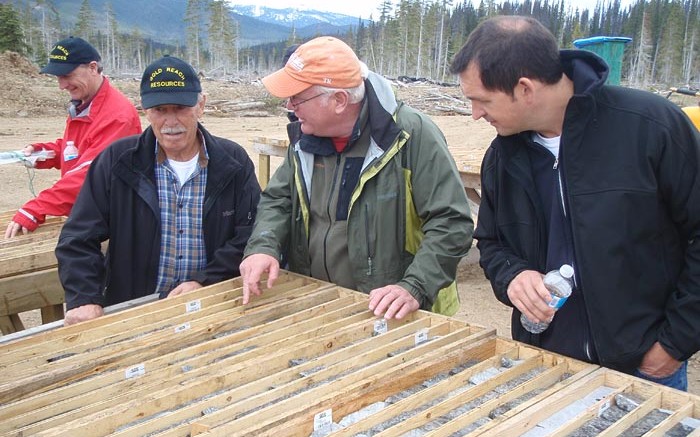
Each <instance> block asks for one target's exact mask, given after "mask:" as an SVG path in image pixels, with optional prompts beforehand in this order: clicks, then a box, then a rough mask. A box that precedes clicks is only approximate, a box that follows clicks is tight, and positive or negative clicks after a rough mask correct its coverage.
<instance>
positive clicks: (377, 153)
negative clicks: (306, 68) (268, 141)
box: [245, 72, 473, 315]
mask: <svg viewBox="0 0 700 437" xmlns="http://www.w3.org/2000/svg"><path fill="white" fill-rule="evenodd" d="M365 86H366V97H365V101H364V103H363V105H364V106H363V110H362V111H363V115H364V114H366V115H364V116H363V115H361V116H360V118H359V120H358V123H357V124H356V126H355V134H354V135H353V136H352V137H351V138H357V137H358V135H357V133H358V132H359V131H360V130H362V129H370V136H369V138H370V139H369V141H370V144H369V147H368V152H367V155H366V156H365V158H364V162H363V165H362V170H361V171H360V175H359V180H358V182H357V184H356V185H355V187H354V189H353V190H352V193H351V196H350V200H349V206H348V213H347V214H348V216H347V235H348V251H349V258H350V264H351V265H350V266H347V267H343V268H350V269H351V271H352V276H353V278H354V279H355V281H356V283H357V288H358V290H359V291H362V292H364V293H369V292H370V291H371V290H373V289H375V288H379V287H383V286H386V285H389V284H398V285H400V286H402V287H403V288H405V289H406V290H408V291H409V292H410V293H411V295H412V296H413V297H414V298H416V300H418V302H419V303H420V305H421V309H425V310H432V311H434V312H437V313H440V314H445V315H454V314H455V313H456V312H457V310H458V308H459V299H458V296H457V287H456V283H455V275H456V271H457V264H458V263H459V260H460V259H461V258H462V257H463V256H465V255H466V254H467V251H468V250H469V248H470V247H471V243H472V232H473V221H472V218H471V214H470V212H469V204H468V201H467V197H466V194H465V192H464V188H463V186H462V183H461V179H460V177H459V173H458V171H457V168H456V166H455V163H454V160H453V159H452V157H451V155H450V153H449V151H448V149H447V143H446V140H445V138H444V136H443V134H442V132H441V131H440V130H439V128H438V127H437V126H436V125H435V124H434V123H433V122H432V121H431V120H430V119H429V118H428V117H426V116H425V115H423V114H421V113H419V112H418V111H416V110H414V109H412V108H410V107H408V106H405V105H403V104H400V103H398V102H397V101H396V99H395V97H394V93H393V90H392V89H391V86H390V84H389V82H388V81H386V80H385V79H384V78H382V77H380V76H379V75H376V74H374V73H371V72H370V73H369V76H368V78H367V79H366V80H365ZM288 131H289V133H290V147H289V152H288V154H287V157H286V159H285V160H284V162H283V164H282V165H281V166H280V167H279V168H278V170H277V171H276V172H275V174H274V176H273V177H272V179H271V180H270V182H269V184H268V186H267V189H266V190H265V191H264V192H263V193H262V197H261V200H260V203H259V205H258V212H257V219H256V222H255V227H254V229H253V234H252V236H251V238H250V240H249V242H248V245H247V247H246V250H245V255H246V256H248V255H251V254H253V253H264V254H267V255H271V256H274V257H276V258H278V259H282V260H286V262H288V269H289V270H291V271H293V272H296V273H300V274H304V275H310V257H309V253H310V251H313V250H314V248H310V247H309V237H308V236H309V198H310V196H309V192H310V190H309V188H310V184H311V180H312V172H313V169H314V155H313V154H311V153H309V152H305V151H303V150H302V148H301V141H303V138H304V137H307V136H306V135H303V134H302V133H301V132H300V129H299V125H298V123H296V124H295V123H292V124H290V126H289V127H288ZM362 137H363V138H367V137H368V136H366V135H365V136H362ZM352 141H353V139H351V142H352ZM438 292H439V293H438Z"/></svg>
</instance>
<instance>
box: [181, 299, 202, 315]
mask: <svg viewBox="0 0 700 437" xmlns="http://www.w3.org/2000/svg"><path fill="white" fill-rule="evenodd" d="M201 309H202V302H201V301H200V300H199V299H197V300H191V301H189V302H187V303H186V304H185V312H187V313H194V312H195V311H199V310H201Z"/></svg>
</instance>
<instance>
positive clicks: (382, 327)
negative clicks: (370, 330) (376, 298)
mask: <svg viewBox="0 0 700 437" xmlns="http://www.w3.org/2000/svg"><path fill="white" fill-rule="evenodd" d="M388 330H389V329H388V327H387V324H386V319H379V320H377V321H375V322H374V334H375V335H379V334H386V332H387V331H388Z"/></svg>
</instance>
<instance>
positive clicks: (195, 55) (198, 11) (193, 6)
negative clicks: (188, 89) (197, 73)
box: [185, 0, 207, 68]
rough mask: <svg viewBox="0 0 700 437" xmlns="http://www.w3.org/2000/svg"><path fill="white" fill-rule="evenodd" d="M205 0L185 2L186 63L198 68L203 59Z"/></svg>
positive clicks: (188, 0)
mask: <svg viewBox="0 0 700 437" xmlns="http://www.w3.org/2000/svg"><path fill="white" fill-rule="evenodd" d="M206 5H207V0H187V9H186V11H185V24H186V27H185V34H186V37H187V61H188V62H189V63H190V64H191V65H192V66H194V67H195V68H200V67H201V64H202V61H203V58H204V42H205V40H204V23H205V21H206V18H207V17H206V10H207V7H206Z"/></svg>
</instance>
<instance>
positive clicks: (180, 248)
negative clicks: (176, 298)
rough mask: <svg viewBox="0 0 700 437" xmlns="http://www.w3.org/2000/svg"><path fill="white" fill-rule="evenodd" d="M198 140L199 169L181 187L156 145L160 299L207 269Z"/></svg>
mask: <svg viewBox="0 0 700 437" xmlns="http://www.w3.org/2000/svg"><path fill="white" fill-rule="evenodd" d="M199 137H200V139H201V141H202V146H201V149H200V152H199V161H198V165H197V167H196V169H195V171H194V173H193V174H192V175H191V176H190V177H189V179H187V181H186V182H185V183H184V184H183V185H182V187H180V181H179V179H178V177H177V175H176V173H175V171H174V170H173V169H172V167H170V165H169V163H168V160H167V158H166V157H165V152H163V150H162V149H160V147H159V145H158V141H156V166H155V173H156V184H157V186H158V203H159V205H160V222H161V236H160V259H159V261H158V279H157V285H156V293H158V294H159V296H160V297H161V298H163V297H166V296H167V295H168V294H169V293H170V291H172V289H173V288H175V287H177V286H178V285H179V284H181V283H183V282H187V281H189V280H191V279H190V278H191V276H192V274H193V273H194V272H197V271H201V270H203V269H204V268H205V267H206V265H207V255H206V250H205V247H204V232H203V230H202V211H203V205H204V194H205V191H206V186H207V163H208V160H209V156H208V155H207V151H206V145H205V144H204V137H203V136H202V135H201V133H200V135H199Z"/></svg>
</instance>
